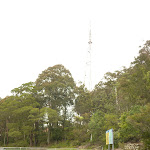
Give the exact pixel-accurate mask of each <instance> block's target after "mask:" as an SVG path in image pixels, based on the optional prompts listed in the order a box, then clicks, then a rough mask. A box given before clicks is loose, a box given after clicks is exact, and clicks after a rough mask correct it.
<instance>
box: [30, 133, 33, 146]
mask: <svg viewBox="0 0 150 150" xmlns="http://www.w3.org/2000/svg"><path fill="white" fill-rule="evenodd" d="M32 146H33V133H32V131H31V134H30V147H32Z"/></svg>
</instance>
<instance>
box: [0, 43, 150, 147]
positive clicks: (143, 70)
mask: <svg viewBox="0 0 150 150" xmlns="http://www.w3.org/2000/svg"><path fill="white" fill-rule="evenodd" d="M11 92H12V95H11V96H7V97H5V98H4V99H1V100H0V145H1V146H51V147H55V146H57V147H62V146H63V147H78V146H80V145H84V144H87V143H91V145H92V144H97V145H99V146H101V145H102V146H104V145H105V132H106V130H108V129H111V128H113V130H114V140H115V146H118V145H120V144H121V143H127V142H143V143H144V146H145V148H148V147H149V149H150V41H147V42H146V43H145V44H144V46H143V47H142V48H141V50H140V51H139V55H138V56H137V57H136V58H135V59H134V61H133V62H131V65H130V67H129V68H125V67H124V68H123V69H122V70H118V71H115V72H113V73H112V72H107V73H106V74H105V75H104V80H103V81H100V82H99V83H98V84H97V85H96V86H95V88H94V89H93V90H92V91H88V90H87V89H86V87H85V86H84V84H80V86H77V84H76V83H75V82H74V79H73V77H72V75H71V73H70V71H69V70H67V69H66V68H65V67H64V66H63V65H55V66H52V67H49V68H47V69H46V70H44V71H43V72H42V73H40V74H39V76H38V78H37V79H36V81H35V82H29V83H24V84H22V85H21V86H20V87H17V88H15V89H12V91H11ZM56 144H57V145H56Z"/></svg>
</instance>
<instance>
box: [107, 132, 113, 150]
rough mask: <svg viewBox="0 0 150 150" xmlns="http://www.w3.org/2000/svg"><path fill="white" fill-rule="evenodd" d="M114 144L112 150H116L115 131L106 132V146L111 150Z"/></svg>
mask: <svg viewBox="0 0 150 150" xmlns="http://www.w3.org/2000/svg"><path fill="white" fill-rule="evenodd" d="M111 144H112V150H114V136H113V129H110V130H107V131H106V145H108V150H110V145H111Z"/></svg>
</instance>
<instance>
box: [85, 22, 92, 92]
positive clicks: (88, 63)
mask: <svg viewBox="0 0 150 150" xmlns="http://www.w3.org/2000/svg"><path fill="white" fill-rule="evenodd" d="M88 45H89V46H88V50H87V59H86V71H85V85H86V86H87V88H88V90H90V91H91V90H92V75H91V63H92V62H91V52H92V36H91V22H90V29H89V41H88Z"/></svg>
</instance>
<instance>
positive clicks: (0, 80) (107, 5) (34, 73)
mask: <svg viewBox="0 0 150 150" xmlns="http://www.w3.org/2000/svg"><path fill="white" fill-rule="evenodd" d="M149 15H150V1H149V0H147V1H146V0H113V1H112V0H1V1H0V97H2V98H4V97H5V96H6V95H10V91H11V90H12V89H13V88H16V87H18V86H20V85H21V84H23V83H26V82H29V81H35V80H36V78H37V77H38V74H40V73H41V72H42V71H43V70H45V69H47V68H48V67H50V66H53V65H56V64H62V65H64V66H65V67H66V68H67V69H69V70H70V72H71V73H72V76H73V78H74V79H75V81H76V82H78V81H82V82H84V72H85V59H86V53H87V50H88V38H89V37H88V35H89V22H90V21H91V29H92V42H93V44H92V85H93V87H94V85H95V84H97V83H98V82H99V81H100V80H101V79H102V78H103V76H104V74H105V73H106V72H108V71H111V72H113V71H115V70H119V69H121V67H122V66H126V67H128V66H129V64H130V62H132V61H133V60H134V57H135V56H137V55H138V51H139V48H138V47H139V46H140V45H141V44H142V43H143V40H144V41H146V40H149V39H150V21H149V20H150V19H149Z"/></svg>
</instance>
